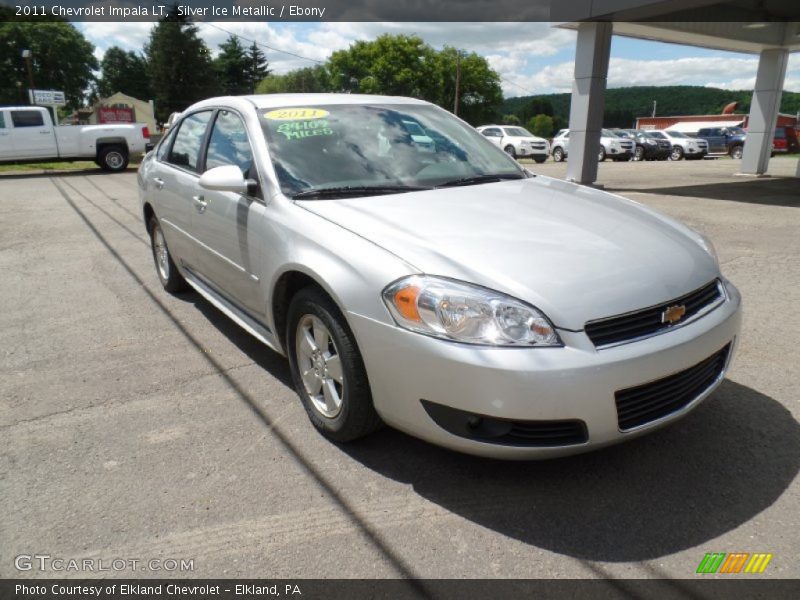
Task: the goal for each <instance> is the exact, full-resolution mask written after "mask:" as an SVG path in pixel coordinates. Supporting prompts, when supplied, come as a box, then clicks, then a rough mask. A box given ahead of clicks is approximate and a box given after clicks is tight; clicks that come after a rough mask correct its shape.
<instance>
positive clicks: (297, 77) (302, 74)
mask: <svg viewBox="0 0 800 600" xmlns="http://www.w3.org/2000/svg"><path fill="white" fill-rule="evenodd" d="M330 91H333V88H331V84H330V80H329V77H328V73H327V71H326V69H325V67H323V66H322V65H317V66H315V67H305V68H303V69H295V70H294V71H289V72H288V73H286V74H284V75H267V76H266V77H265V78H264V79H262V80H261V83H259V84H258V86H257V87H256V93H258V94H286V93H305V92H330Z"/></svg>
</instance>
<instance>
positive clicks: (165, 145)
mask: <svg viewBox="0 0 800 600" xmlns="http://www.w3.org/2000/svg"><path fill="white" fill-rule="evenodd" d="M175 131H176V130H175V128H174V127H171V128H170V129H169V131H167V135H165V136H164V139H162V140H161V142H160V143H159V144H158V150H156V158H158V160H164V161H165V160H167V152H169V146H170V144H172V138H174V137H175Z"/></svg>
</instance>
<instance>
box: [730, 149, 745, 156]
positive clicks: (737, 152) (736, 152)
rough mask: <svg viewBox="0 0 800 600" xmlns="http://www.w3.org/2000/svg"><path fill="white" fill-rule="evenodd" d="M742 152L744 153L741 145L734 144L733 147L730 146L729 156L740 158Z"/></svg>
mask: <svg viewBox="0 0 800 600" xmlns="http://www.w3.org/2000/svg"><path fill="white" fill-rule="evenodd" d="M742 154H744V150H743V148H742V146H734V147H733V148H731V152H730V155H731V158H735V159H740V158H742Z"/></svg>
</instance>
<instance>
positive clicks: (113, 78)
mask: <svg viewBox="0 0 800 600" xmlns="http://www.w3.org/2000/svg"><path fill="white" fill-rule="evenodd" d="M100 73H101V75H100V81H99V82H98V89H97V92H98V94H99V95H100V96H104V97H105V96H110V95H111V94H114V93H116V92H122V93H123V94H127V95H129V96H133V97H134V98H139V99H140V100H149V99H150V78H149V76H148V74H147V62H146V61H145V59H144V57H143V56H140V55H138V54H136V53H135V52H133V51H129V52H126V51H125V50H123V49H122V48H120V47H118V46H112V47H111V48H109V49H108V50H106V53H105V54H104V55H103V60H102V61H101V63H100Z"/></svg>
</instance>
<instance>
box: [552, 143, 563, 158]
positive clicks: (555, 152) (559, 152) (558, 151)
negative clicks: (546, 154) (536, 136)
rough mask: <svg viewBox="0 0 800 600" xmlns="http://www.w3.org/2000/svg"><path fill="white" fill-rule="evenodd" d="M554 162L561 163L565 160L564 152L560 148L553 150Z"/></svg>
mask: <svg viewBox="0 0 800 600" xmlns="http://www.w3.org/2000/svg"><path fill="white" fill-rule="evenodd" d="M553 160H554V161H555V162H561V161H563V160H564V150H563V149H562V148H561V147H560V146H559V147H556V148H553Z"/></svg>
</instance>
